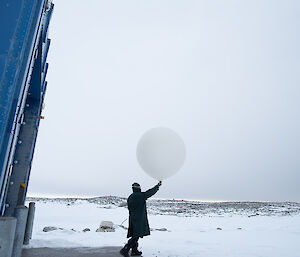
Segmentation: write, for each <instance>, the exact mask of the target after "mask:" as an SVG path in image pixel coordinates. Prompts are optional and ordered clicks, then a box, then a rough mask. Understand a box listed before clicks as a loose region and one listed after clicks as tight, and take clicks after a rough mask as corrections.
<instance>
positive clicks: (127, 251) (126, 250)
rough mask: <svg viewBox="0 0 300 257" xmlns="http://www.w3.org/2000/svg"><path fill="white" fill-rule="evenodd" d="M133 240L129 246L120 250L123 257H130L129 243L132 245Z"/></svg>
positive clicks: (129, 241)
mask: <svg viewBox="0 0 300 257" xmlns="http://www.w3.org/2000/svg"><path fill="white" fill-rule="evenodd" d="M131 240H132V238H130V239H129V240H128V242H127V244H126V245H125V246H124V247H123V248H122V249H121V250H120V254H121V255H123V256H124V257H129V250H130V248H131V247H130V246H129V243H130V244H132V242H131Z"/></svg>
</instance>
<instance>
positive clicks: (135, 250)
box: [131, 244, 142, 256]
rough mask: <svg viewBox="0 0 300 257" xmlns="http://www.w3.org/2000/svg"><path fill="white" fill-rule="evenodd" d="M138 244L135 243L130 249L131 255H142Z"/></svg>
mask: <svg viewBox="0 0 300 257" xmlns="http://www.w3.org/2000/svg"><path fill="white" fill-rule="evenodd" d="M138 246H139V245H138V244H136V245H135V246H134V247H133V248H132V251H131V256H141V255H142V252H140V251H139V250H138Z"/></svg>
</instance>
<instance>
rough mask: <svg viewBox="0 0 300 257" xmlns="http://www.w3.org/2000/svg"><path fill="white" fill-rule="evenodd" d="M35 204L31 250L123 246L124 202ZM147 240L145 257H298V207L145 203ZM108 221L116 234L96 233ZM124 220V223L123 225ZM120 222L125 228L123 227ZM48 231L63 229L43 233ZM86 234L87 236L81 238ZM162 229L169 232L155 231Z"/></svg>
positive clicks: (44, 201)
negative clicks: (52, 228) (39, 248)
mask: <svg viewBox="0 0 300 257" xmlns="http://www.w3.org/2000/svg"><path fill="white" fill-rule="evenodd" d="M27 201H28V202H29V201H35V202H36V216H35V224H34V231H33V239H32V240H31V243H30V245H29V247H84V246H90V247H101V246H123V244H124V243H125V242H126V233H127V231H126V229H124V228H123V227H122V226H119V225H121V224H122V225H123V226H127V223H128V221H127V220H126V219H127V218H128V210H127V208H126V206H125V207H124V206H123V207H120V206H122V205H123V203H124V201H125V199H124V198H119V197H100V198H92V199H75V198H73V199H70V198H69V199H41V198H36V199H30V198H29V199H28V200H27ZM148 210H149V215H148V218H149V223H150V227H151V228H152V230H153V231H152V232H151V236H147V237H144V238H143V239H140V248H141V250H142V251H143V256H159V257H167V256H168V257H169V256H170V257H171V256H173V257H175V256H180V257H185V256H191V257H192V256H199V257H200V256H205V257H250V256H251V257H254V256H255V257H258V256H261V257H300V251H299V243H300V203H260V202H252V203H250V202H224V203H209V202H197V201H179V200H148ZM103 220H107V221H112V222H113V223H114V224H115V229H116V231H115V232H96V229H97V228H98V227H99V225H100V222H101V221H103ZM124 220H126V221H125V222H123V221H124ZM122 222H123V223H122ZM46 226H55V227H57V228H61V229H58V230H55V231H51V232H43V228H44V227H46ZM85 228H89V229H91V231H89V232H82V230H83V229H85ZM162 228H166V229H167V231H159V230H157V229H162Z"/></svg>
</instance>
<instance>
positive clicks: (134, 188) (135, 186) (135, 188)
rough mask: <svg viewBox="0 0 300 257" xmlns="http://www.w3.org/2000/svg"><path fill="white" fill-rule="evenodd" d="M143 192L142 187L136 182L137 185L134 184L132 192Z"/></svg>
mask: <svg viewBox="0 0 300 257" xmlns="http://www.w3.org/2000/svg"><path fill="white" fill-rule="evenodd" d="M141 190H142V189H141V186H140V184H139V183H136V182H135V183H133V184H132V191H133V192H141Z"/></svg>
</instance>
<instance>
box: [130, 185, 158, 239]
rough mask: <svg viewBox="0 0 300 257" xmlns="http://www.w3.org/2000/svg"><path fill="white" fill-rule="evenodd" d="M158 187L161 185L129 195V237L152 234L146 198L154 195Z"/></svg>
mask: <svg viewBox="0 0 300 257" xmlns="http://www.w3.org/2000/svg"><path fill="white" fill-rule="evenodd" d="M158 189H159V186H158V185H156V186H155V187H153V188H151V189H149V190H147V191H146V192H133V193H132V194H131V195H130V196H129V197H128V199H127V204H128V210H129V227H128V233H127V237H143V236H148V235H150V228H149V223H148V217H147V208H146V200H147V199H148V198H149V197H151V196H152V195H154V194H155V193H156V192H157V191H158Z"/></svg>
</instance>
